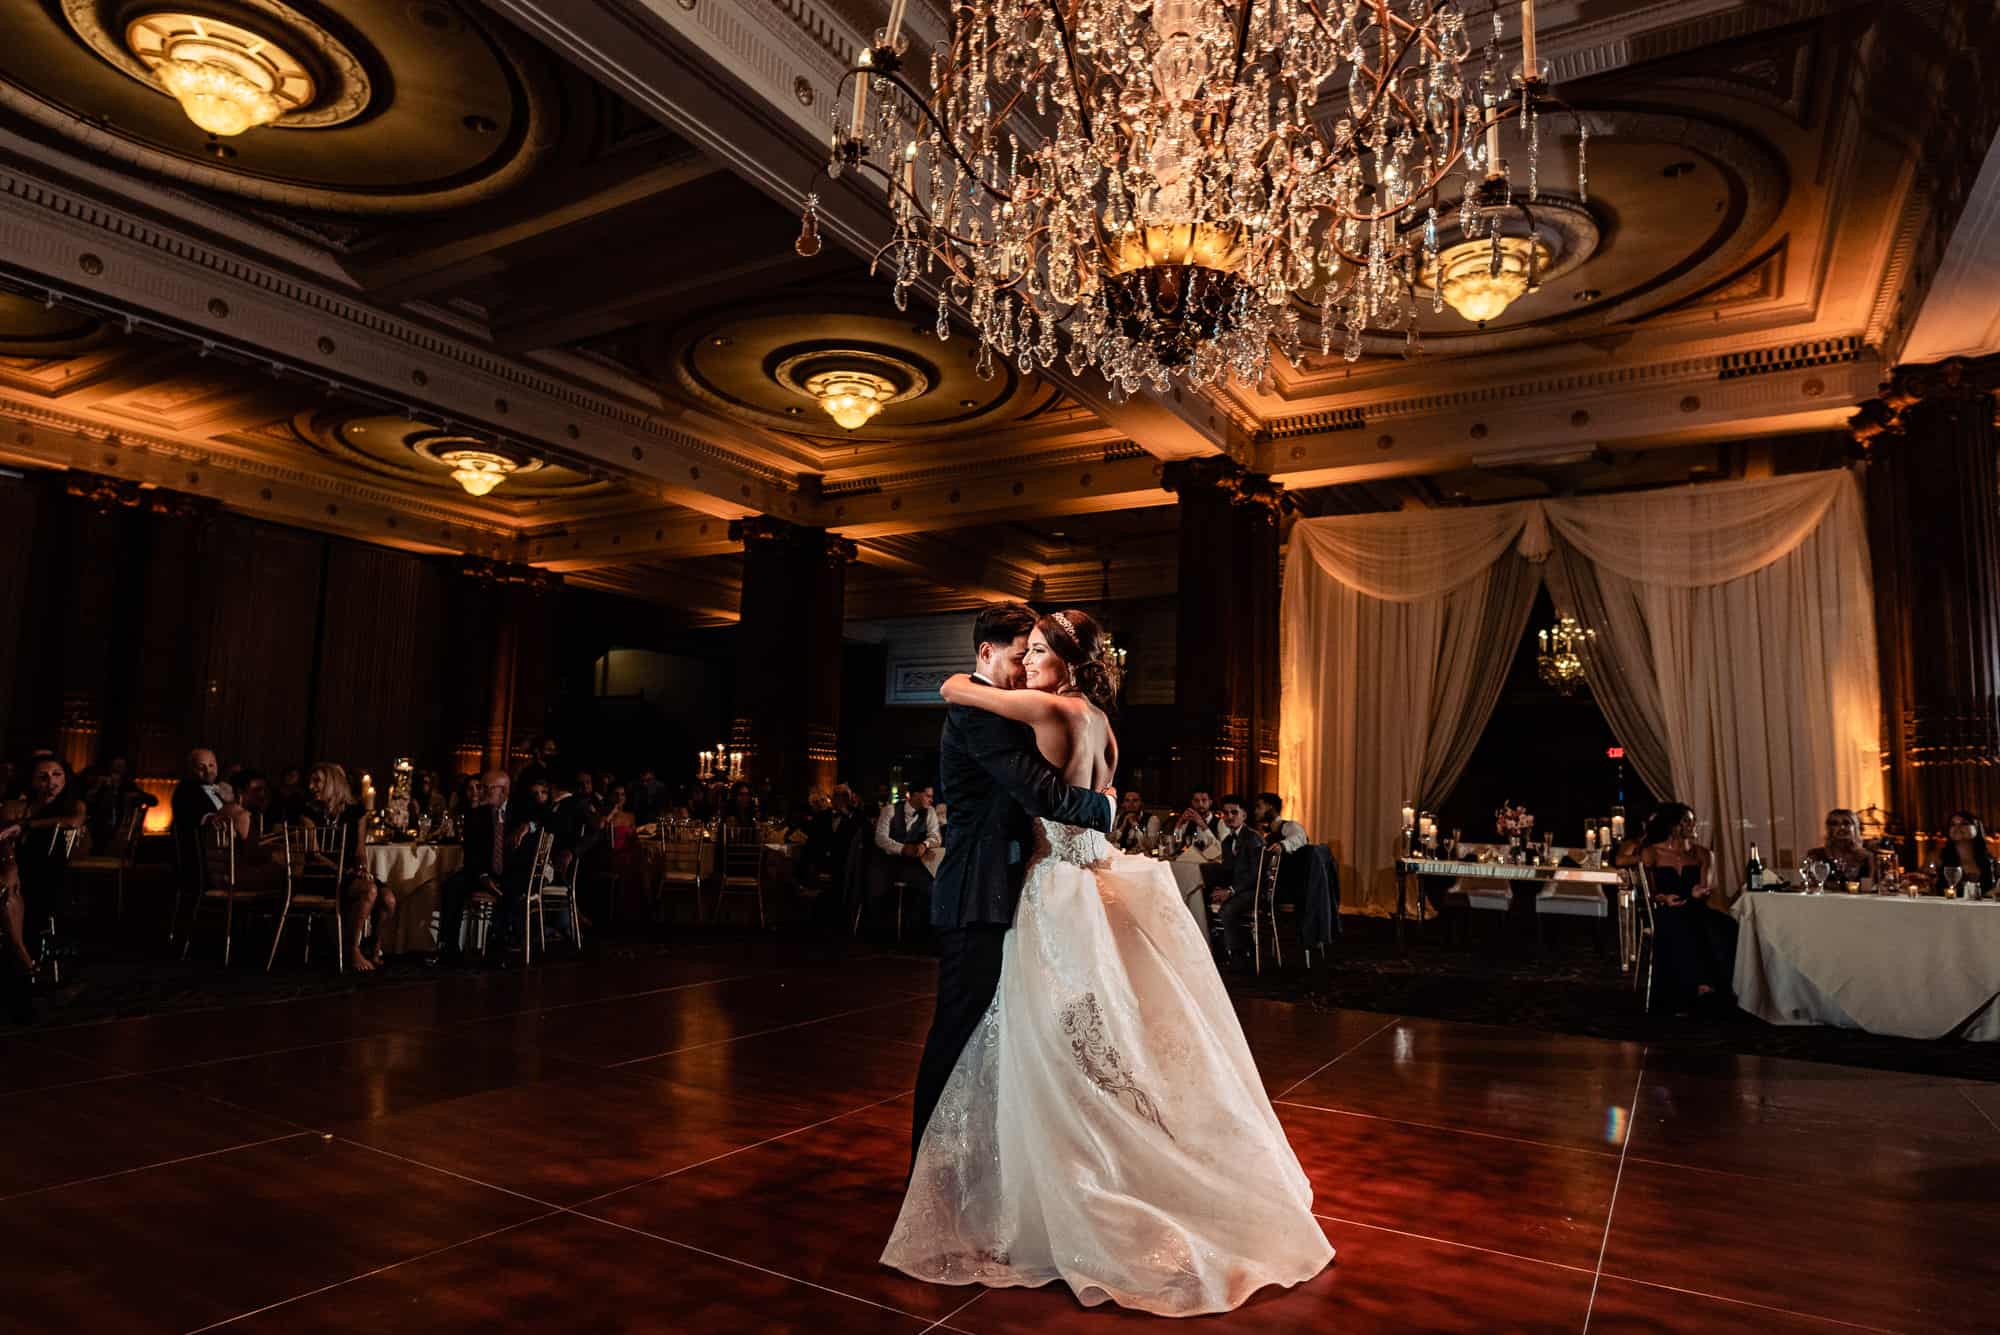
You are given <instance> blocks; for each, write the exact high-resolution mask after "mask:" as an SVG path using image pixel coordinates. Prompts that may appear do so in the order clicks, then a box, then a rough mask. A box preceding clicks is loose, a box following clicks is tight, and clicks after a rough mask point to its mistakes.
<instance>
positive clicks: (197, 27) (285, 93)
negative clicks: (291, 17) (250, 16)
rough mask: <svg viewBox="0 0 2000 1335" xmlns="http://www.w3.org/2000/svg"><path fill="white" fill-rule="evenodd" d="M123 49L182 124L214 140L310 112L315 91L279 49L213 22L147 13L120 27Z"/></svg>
mask: <svg viewBox="0 0 2000 1335" xmlns="http://www.w3.org/2000/svg"><path fill="white" fill-rule="evenodd" d="M125 45H126V47H127V48H128V49H129V50H130V51H131V52H132V54H133V55H136V56H137V57H139V59H141V60H143V61H144V62H146V66H147V68H148V69H150V70H152V72H153V77H154V78H155V79H157V80H158V81H159V84H160V86H161V87H162V88H164V89H165V90H166V91H167V92H168V93H169V94H171V95H172V96H173V98H174V100H176V101H177V102H179V103H180V104H181V110H182V111H185V112H186V113H187V118H188V119H189V120H191V121H193V122H194V123H195V124H196V125H198V126H200V127H201V128H202V129H204V130H206V131H208V132H209V133H210V134H213V135H235V134H242V133H243V132H244V131H245V130H254V129H256V128H258V127H259V126H264V125H269V124H271V123H272V122H274V121H276V120H277V119H278V118H279V117H280V116H283V115H285V114H286V113H287V112H292V111H297V110H299V109H300V108H302V107H305V106H307V105H309V104H310V103H311V102H312V100H313V96H314V93H315V91H316V89H315V87H314V84H313V77H312V75H311V74H310V73H309V72H308V71H307V70H306V67H305V66H304V65H302V64H300V63H299V59H298V57H297V56H295V55H293V54H292V53H291V52H290V51H287V50H286V49H285V48H284V46H283V45H282V44H281V43H279V42H275V41H272V40H271V39H269V38H267V37H265V36H263V35H262V34H260V33H255V32H252V31H250V30H249V29H248V28H242V27H238V26H237V25H236V24H233V23H225V22H224V21H222V20H221V19H217V18H204V17H202V16H201V15H199V14H184V13H180V12H178V11H177V12H173V13H166V14H147V15H144V16H142V17H140V18H137V19H134V20H133V21H132V23H131V25H130V26H129V27H127V28H126V30H125Z"/></svg>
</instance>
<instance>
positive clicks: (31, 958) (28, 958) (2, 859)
mask: <svg viewBox="0 0 2000 1335" xmlns="http://www.w3.org/2000/svg"><path fill="white" fill-rule="evenodd" d="M9 805H10V806H11V805H12V803H9ZM20 841H21V822H20V821H19V820H18V819H17V818H13V817H0V931H3V932H5V933H6V934H7V942H6V945H7V950H8V952H9V953H10V954H11V955H12V956H13V959H14V963H15V964H17V965H18V966H20V970H21V973H22V976H23V977H27V978H32V977H33V976H34V975H35V974H36V973H38V972H40V970H41V967H42V966H41V961H39V960H37V959H36V958H35V955H34V952H33V951H32V950H30V949H29V947H28V910H27V903H26V900H25V898H24V897H23V896H22V894H21V868H20V864H19V862H18V861H17V859H16V858H15V856H14V854H15V850H16V849H17V848H18V847H19V846H20ZM17 1009H18V1008H17Z"/></svg>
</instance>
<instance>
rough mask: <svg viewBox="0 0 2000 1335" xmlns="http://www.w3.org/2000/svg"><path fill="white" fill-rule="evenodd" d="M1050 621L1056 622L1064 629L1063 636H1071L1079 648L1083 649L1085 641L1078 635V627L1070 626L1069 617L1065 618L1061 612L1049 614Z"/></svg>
mask: <svg viewBox="0 0 2000 1335" xmlns="http://www.w3.org/2000/svg"><path fill="white" fill-rule="evenodd" d="M1049 620H1051V621H1053V622H1055V623H1056V624H1057V625H1058V626H1061V627H1062V628H1063V634H1065V635H1067V636H1069V637H1070V638H1071V639H1072V640H1075V641H1076V643H1077V647H1079V648H1081V647H1082V646H1083V640H1082V639H1081V638H1079V637H1078V635H1077V633H1076V627H1075V626H1072V625H1071V624H1070V621H1069V618H1068V617H1066V616H1064V615H1063V614H1062V613H1061V612H1051V613H1049Z"/></svg>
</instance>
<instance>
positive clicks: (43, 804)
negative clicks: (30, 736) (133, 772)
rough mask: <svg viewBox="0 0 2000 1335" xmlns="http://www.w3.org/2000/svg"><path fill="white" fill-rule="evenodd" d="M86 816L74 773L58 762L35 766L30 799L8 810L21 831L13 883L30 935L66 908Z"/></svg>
mask: <svg viewBox="0 0 2000 1335" xmlns="http://www.w3.org/2000/svg"><path fill="white" fill-rule="evenodd" d="M86 816H87V813H86V812H85V809H84V805H83V798H82V797H81V796H79V795H78V794H76V793H74V792H72V791H70V786H69V768H68V767H67V766H66V765H64V764H63V763H62V761H60V760H57V759H56V758H55V757H53V756H44V757H42V758H41V759H38V760H36V761H35V762H34V765H33V767H32V768H31V769H30V771H29V773H28V795H27V796H26V797H25V798H23V799H20V800H19V801H16V802H10V803H8V804H7V810H6V812H5V817H6V821H7V824H9V825H11V826H15V827H17V828H18V830H19V833H18V834H17V835H15V836H13V838H12V849H11V851H12V854H13V859H14V862H15V869H14V874H13V876H12V877H11V878H9V879H12V880H14V882H15V883H16V884H18V886H19V887H20V894H21V895H22V896H23V899H24V903H23V906H22V907H23V912H24V913H25V915H26V921H27V928H26V930H27V931H28V932H30V933H33V932H38V931H41V930H42V929H43V928H45V927H46V926H47V925H48V923H49V920H50V919H51V918H53V917H54V916H55V915H56V914H57V913H58V912H59V911H60V910H61V908H62V894H63V888H64V884H65V882H66V880H67V879H68V873H69V860H70V856H71V854H72V851H73V843H72V841H73V840H74V838H75V835H76V834H77V833H79V832H81V831H82V829H83V827H84V821H85V819H86Z"/></svg>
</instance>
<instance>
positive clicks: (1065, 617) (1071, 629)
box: [1035, 607, 1118, 714]
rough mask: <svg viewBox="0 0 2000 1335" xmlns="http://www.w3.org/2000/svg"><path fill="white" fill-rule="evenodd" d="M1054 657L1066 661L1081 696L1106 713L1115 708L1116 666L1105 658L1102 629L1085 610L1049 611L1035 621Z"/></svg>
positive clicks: (1116, 696)
mask: <svg viewBox="0 0 2000 1335" xmlns="http://www.w3.org/2000/svg"><path fill="white" fill-rule="evenodd" d="M1035 629H1037V630H1039V631H1041V633H1042V638H1043V639H1045V640H1047V641H1048V642H1049V648H1051V649H1053V650H1055V653H1056V657H1058V658H1060V659H1062V661H1063V662H1065V663H1067V664H1069V671H1070V676H1071V677H1072V678H1073V679H1074V680H1075V682H1076V689H1077V690H1078V691H1079V692H1080V693H1081V694H1082V696H1083V698H1084V699H1086V700H1088V701H1090V703H1092V704H1094V705H1096V706H1097V707H1098V708H1099V709H1101V710H1103V711H1104V712H1105V713H1107V714H1109V713H1111V712H1113V711H1114V710H1115V709H1117V707H1118V669H1117V668H1116V667H1115V666H1113V665H1112V664H1111V663H1108V662H1106V661H1105V658H1104V632H1103V631H1102V630H1100V629H1098V625H1097V623H1096V622H1095V621H1093V620H1091V618H1090V614H1089V613H1087V612H1079V611H1077V610H1076V609H1075V608H1074V607H1071V608H1067V609H1065V610H1064V611H1061V612H1051V613H1049V614H1048V615H1047V616H1045V617H1043V618H1042V619H1041V620H1040V621H1038V622H1036V623H1035Z"/></svg>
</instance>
